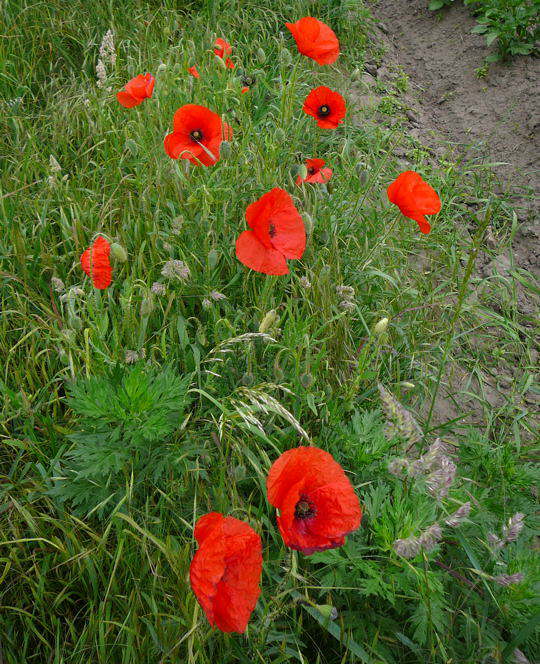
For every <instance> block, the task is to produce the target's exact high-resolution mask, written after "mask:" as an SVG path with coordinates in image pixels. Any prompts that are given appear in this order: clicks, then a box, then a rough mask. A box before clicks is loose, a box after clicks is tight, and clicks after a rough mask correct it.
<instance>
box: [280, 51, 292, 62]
mask: <svg viewBox="0 0 540 664" xmlns="http://www.w3.org/2000/svg"><path fill="white" fill-rule="evenodd" d="M279 55H280V57H281V61H282V62H283V64H284V65H292V56H291V54H290V53H289V50H288V49H286V48H282V49H281V50H280V52H279Z"/></svg>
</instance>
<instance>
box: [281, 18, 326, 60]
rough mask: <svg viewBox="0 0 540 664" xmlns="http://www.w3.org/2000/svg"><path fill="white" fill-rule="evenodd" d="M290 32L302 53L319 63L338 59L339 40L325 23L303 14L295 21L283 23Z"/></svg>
mask: <svg viewBox="0 0 540 664" xmlns="http://www.w3.org/2000/svg"><path fill="white" fill-rule="evenodd" d="M285 25H286V26H287V28H289V30H290V31H291V33H292V36H293V37H294V40H295V41H296V46H297V47H298V50H299V51H300V53H302V55H307V57H308V58H312V59H313V60H315V62H317V64H319V65H330V64H332V63H333V62H335V61H336V60H337V59H338V56H339V41H338V38H337V37H336V35H335V33H334V31H333V30H332V28H330V27H329V26H328V25H326V23H323V22H322V21H319V20H317V19H316V18H313V17H312V16H305V17H304V18H301V19H300V20H299V21H296V23H285Z"/></svg>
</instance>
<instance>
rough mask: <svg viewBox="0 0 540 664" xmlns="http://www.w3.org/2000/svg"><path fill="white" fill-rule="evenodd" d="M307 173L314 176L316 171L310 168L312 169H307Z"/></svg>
mask: <svg viewBox="0 0 540 664" xmlns="http://www.w3.org/2000/svg"><path fill="white" fill-rule="evenodd" d="M307 172H308V173H309V174H310V175H313V173H315V169H314V168H313V166H310V167H309V168H308V169H307Z"/></svg>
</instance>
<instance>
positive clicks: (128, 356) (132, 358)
mask: <svg viewBox="0 0 540 664" xmlns="http://www.w3.org/2000/svg"><path fill="white" fill-rule="evenodd" d="M138 359H139V354H138V353H137V351H135V350H126V353H125V355H124V362H125V363H126V364H134V363H135V362H136V361H137V360H138Z"/></svg>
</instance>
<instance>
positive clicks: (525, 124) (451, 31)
mask: <svg viewBox="0 0 540 664" xmlns="http://www.w3.org/2000/svg"><path fill="white" fill-rule="evenodd" d="M427 5H428V2H427V0H377V1H376V2H375V3H374V4H373V5H372V11H373V14H374V16H375V18H376V19H377V20H378V21H380V23H379V29H380V33H381V34H380V36H381V37H382V38H383V39H384V41H385V42H386V46H387V55H386V59H387V60H388V61H389V63H390V64H393V65H396V64H397V65H399V66H400V67H402V69H403V70H404V71H405V72H406V73H407V74H408V76H409V81H410V86H411V97H412V99H413V100H414V103H415V109H414V122H413V131H414V132H415V134H416V135H417V137H418V138H419V140H420V141H421V142H422V143H424V144H427V145H430V146H432V147H433V148H434V149H435V151H436V152H438V153H439V154H442V153H444V152H447V151H448V150H449V149H455V150H457V152H458V154H460V155H463V154H466V155H467V156H469V157H470V158H474V157H482V158H483V159H485V161H486V162H501V161H502V162H508V165H505V166H497V167H495V172H496V173H497V175H498V176H499V177H500V179H501V186H502V188H503V189H505V190H509V191H511V192H512V202H513V204H514V206H515V209H516V212H517V214H518V219H519V221H520V229H519V231H518V234H517V236H516V238H515V241H514V246H513V249H514V251H513V253H514V260H515V261H516V263H517V264H518V265H520V266H521V267H522V268H524V269H526V270H529V271H531V272H532V273H534V274H536V275H537V276H538V275H539V274H540V221H539V220H538V201H539V198H540V197H539V194H540V178H539V166H538V164H539V155H540V105H539V102H538V100H539V99H540V59H538V58H533V57H519V58H516V59H514V60H513V61H511V62H510V63H508V64H495V65H491V66H490V68H489V71H488V73H487V75H486V76H485V77H479V76H478V75H477V73H476V71H477V70H478V69H479V68H481V67H482V66H483V64H484V58H485V56H486V55H487V54H488V53H489V49H488V48H487V47H486V45H485V39H484V37H483V36H481V35H474V34H471V29H472V28H473V27H474V25H476V23H475V20H474V18H473V17H471V15H470V13H469V12H468V10H467V8H466V7H464V6H463V5H462V4H461V3H458V2H456V3H455V4H454V5H452V6H450V7H448V8H447V9H445V10H443V11H442V12H441V13H439V14H436V13H434V12H431V11H429V9H428V8H427ZM449 146H451V147H449ZM535 199H536V200H535Z"/></svg>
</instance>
